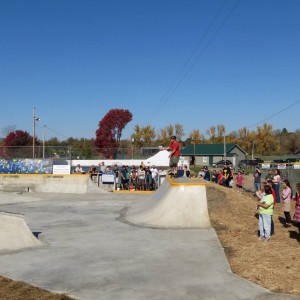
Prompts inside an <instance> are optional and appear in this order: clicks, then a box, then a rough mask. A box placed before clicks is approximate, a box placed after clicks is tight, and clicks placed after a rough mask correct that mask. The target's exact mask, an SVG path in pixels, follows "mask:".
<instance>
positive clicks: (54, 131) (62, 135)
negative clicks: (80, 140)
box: [37, 125, 68, 139]
mask: <svg viewBox="0 0 300 300" xmlns="http://www.w3.org/2000/svg"><path fill="white" fill-rule="evenodd" d="M37 127H39V128H43V127H44V126H43V127H41V126H37ZM46 127H47V129H48V130H50V131H52V132H53V133H56V134H58V135H60V136H61V137H63V138H65V139H68V137H66V136H65V135H64V134H62V133H60V132H58V131H56V130H54V129H52V128H50V127H49V126H48V125H46Z"/></svg>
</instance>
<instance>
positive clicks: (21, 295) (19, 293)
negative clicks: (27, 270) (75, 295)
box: [0, 276, 72, 300]
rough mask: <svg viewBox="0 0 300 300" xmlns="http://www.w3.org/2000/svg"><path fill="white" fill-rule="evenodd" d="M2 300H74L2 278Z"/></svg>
mask: <svg viewBox="0 0 300 300" xmlns="http://www.w3.org/2000/svg"><path fill="white" fill-rule="evenodd" d="M0 299H1V300H72V298H70V297H68V296H66V295H59V294H54V293H50V292H48V291H46V290H43V289H39V288H36V287H33V286H30V285H28V284H26V283H24V282H21V281H13V280H11V279H8V278H5V277H2V276H0Z"/></svg>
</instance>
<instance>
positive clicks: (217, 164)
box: [212, 159, 232, 168]
mask: <svg viewBox="0 0 300 300" xmlns="http://www.w3.org/2000/svg"><path fill="white" fill-rule="evenodd" d="M224 163H225V160H224V159H222V160H220V161H218V162H215V163H213V164H212V166H213V167H216V168H219V167H223V165H224ZM226 163H227V165H232V162H231V161H230V160H228V159H226Z"/></svg>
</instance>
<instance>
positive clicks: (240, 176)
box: [235, 171, 244, 192]
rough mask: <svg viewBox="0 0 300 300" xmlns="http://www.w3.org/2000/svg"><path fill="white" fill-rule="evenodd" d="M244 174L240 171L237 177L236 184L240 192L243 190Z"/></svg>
mask: <svg viewBox="0 0 300 300" xmlns="http://www.w3.org/2000/svg"><path fill="white" fill-rule="evenodd" d="M243 183H244V176H243V174H242V172H241V171H238V174H237V175H236V177H235V186H236V187H237V189H238V192H241V191H242V190H243Z"/></svg>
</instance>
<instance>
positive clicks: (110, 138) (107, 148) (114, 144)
mask: <svg viewBox="0 0 300 300" xmlns="http://www.w3.org/2000/svg"><path fill="white" fill-rule="evenodd" d="M131 120H132V113H131V112H130V111H129V110H127V109H111V110H110V111H109V112H108V113H107V114H106V115H105V116H104V117H103V119H102V120H101V121H100V122H99V129H98V130H97V131H96V139H95V146H96V147H97V148H98V149H99V153H100V154H102V155H103V156H104V157H106V158H111V157H116V153H117V149H118V147H119V142H120V139H121V136H122V131H123V129H124V128H125V126H126V125H127V124H128V123H129V122H130V121H131Z"/></svg>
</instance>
